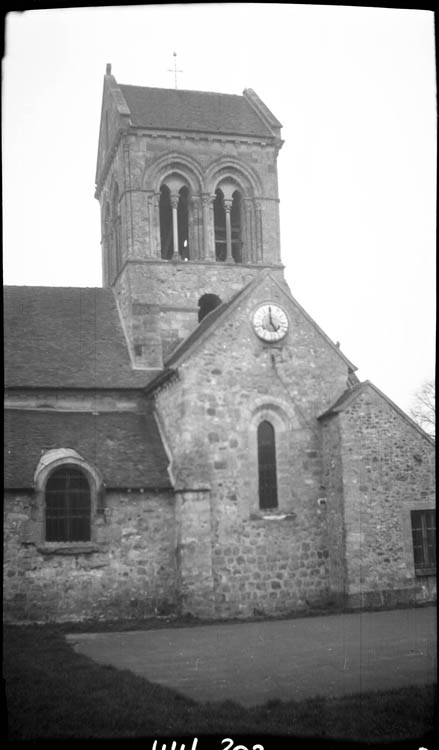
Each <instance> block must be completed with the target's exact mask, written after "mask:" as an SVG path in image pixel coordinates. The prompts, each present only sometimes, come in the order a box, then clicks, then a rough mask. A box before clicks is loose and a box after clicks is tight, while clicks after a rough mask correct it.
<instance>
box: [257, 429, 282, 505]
mask: <svg viewBox="0 0 439 750" xmlns="http://www.w3.org/2000/svg"><path fill="white" fill-rule="evenodd" d="M258 471H259V507H260V508H261V509H269V508H277V505H278V501H277V477H276V475H277V471H276V445H275V433H274V427H273V425H272V424H271V423H270V422H267V421H266V420H264V421H263V422H260V424H259V425H258Z"/></svg>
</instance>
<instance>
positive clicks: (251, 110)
mask: <svg viewBox="0 0 439 750" xmlns="http://www.w3.org/2000/svg"><path fill="white" fill-rule="evenodd" d="M119 88H120V91H121V92H122V95H123V97H124V99H125V101H126V103H127V106H128V108H129V110H130V114H131V124H132V126H134V127H140V128H148V129H154V130H155V129H158V130H178V131H181V130H184V131H192V132H203V133H221V134H227V135H248V136H254V137H263V138H267V137H268V138H270V137H271V138H273V137H276V135H277V134H276V133H275V132H274V129H279V128H280V127H281V124H280V122H279V121H278V120H277V119H276V118H275V117H274V116H273V115H271V113H270V112H269V110H268V108H266V107H265V105H263V104H262V102H261V100H260V99H259V98H258V97H256V95H254V96H251V94H254V92H251V89H245V90H244V93H243V95H242V96H239V95H235V94H217V93H213V92H208V91H190V90H182V89H160V88H150V87H144V86H131V85H129V86H128V85H125V84H120V85H119ZM249 92H251V94H250V95H249ZM261 105H262V106H261ZM264 110H265V111H264ZM266 113H268V117H267V114H266Z"/></svg>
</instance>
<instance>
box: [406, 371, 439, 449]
mask: <svg viewBox="0 0 439 750" xmlns="http://www.w3.org/2000/svg"><path fill="white" fill-rule="evenodd" d="M409 414H410V416H411V418H412V419H414V420H415V422H417V423H418V425H419V426H420V427H422V429H423V430H425V432H427V433H428V434H429V435H430V436H431V437H433V438H434V436H435V425H436V419H435V414H436V411H435V384H434V380H425V381H424V383H423V384H422V385H421V387H420V388H419V390H418V391H417V392H416V393H415V395H414V398H413V406H412V408H411V409H410V412H409Z"/></svg>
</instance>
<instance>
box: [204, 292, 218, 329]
mask: <svg viewBox="0 0 439 750" xmlns="http://www.w3.org/2000/svg"><path fill="white" fill-rule="evenodd" d="M221 304H222V299H221V297H218V295H217V294H203V296H202V297H200V299H199V300H198V322H199V323H200V322H201V321H202V320H203V318H205V317H206V315H208V314H209V313H210V312H212V310H215V308H216V307H218V306H219V305H221Z"/></svg>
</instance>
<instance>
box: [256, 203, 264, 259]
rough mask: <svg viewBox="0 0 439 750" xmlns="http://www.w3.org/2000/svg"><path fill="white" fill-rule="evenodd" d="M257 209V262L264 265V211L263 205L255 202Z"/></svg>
mask: <svg viewBox="0 0 439 750" xmlns="http://www.w3.org/2000/svg"><path fill="white" fill-rule="evenodd" d="M255 208H256V262H257V263H262V260H263V254H262V209H261V204H260V203H258V202H257V201H256V202H255Z"/></svg>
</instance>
